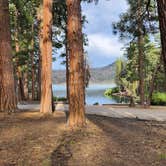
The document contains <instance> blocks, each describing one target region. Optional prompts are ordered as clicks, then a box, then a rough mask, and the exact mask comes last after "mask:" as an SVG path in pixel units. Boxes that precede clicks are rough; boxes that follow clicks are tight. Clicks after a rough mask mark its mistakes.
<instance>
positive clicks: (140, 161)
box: [0, 111, 166, 166]
mask: <svg viewBox="0 0 166 166" xmlns="http://www.w3.org/2000/svg"><path fill="white" fill-rule="evenodd" d="M67 165H68V166H165V165H166V123H165V122H153V121H148V122H147V121H138V120H131V119H115V118H106V117H100V116H94V115H91V116H88V117H87V127H85V128H83V129H77V130H74V131H71V130H70V129H68V128H67V127H66V117H65V114H64V113H62V112H57V113H55V114H54V116H52V117H43V116H42V115H41V114H40V113H38V112H35V111H34V112H33V111H31V112H28V111H27V112H24V113H15V114H11V115H8V114H3V113H0V166H67Z"/></svg>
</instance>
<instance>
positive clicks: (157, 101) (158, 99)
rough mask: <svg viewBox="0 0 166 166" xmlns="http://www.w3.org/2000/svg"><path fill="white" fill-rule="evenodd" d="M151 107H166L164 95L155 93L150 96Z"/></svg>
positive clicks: (165, 95)
mask: <svg viewBox="0 0 166 166" xmlns="http://www.w3.org/2000/svg"><path fill="white" fill-rule="evenodd" d="M151 104H152V105H166V93H161V92H156V93H153V95H152V102H151Z"/></svg>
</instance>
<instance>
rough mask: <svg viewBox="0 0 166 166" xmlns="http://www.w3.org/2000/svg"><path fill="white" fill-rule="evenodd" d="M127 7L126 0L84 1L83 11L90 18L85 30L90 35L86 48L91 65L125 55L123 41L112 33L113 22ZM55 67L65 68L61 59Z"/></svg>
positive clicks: (104, 62) (97, 65) (105, 62)
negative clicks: (88, 2) (96, 2)
mask: <svg viewBox="0 0 166 166" xmlns="http://www.w3.org/2000/svg"><path fill="white" fill-rule="evenodd" d="M126 9H127V3H126V1H125V0H109V1H108V0H99V2H98V4H97V5H95V4H94V3H90V4H87V3H82V12H83V14H84V15H86V17H87V20H88V24H86V25H85V28H84V29H83V31H84V32H85V33H86V34H87V35H88V40H89V45H88V46H87V47H86V48H85V50H86V51H87V52H88V62H89V64H90V66H91V67H101V66H105V65H108V64H111V63H113V62H114V61H115V60H116V59H117V58H118V57H120V56H122V55H123V51H122V47H123V43H121V42H120V41H119V39H118V36H114V35H113V34H112V22H114V21H118V20H119V15H120V14H121V13H122V12H125V11H126ZM53 68H54V69H63V68H64V66H62V65H60V59H58V60H57V62H54V64H53Z"/></svg>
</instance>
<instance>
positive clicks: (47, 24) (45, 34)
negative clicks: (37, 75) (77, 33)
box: [40, 0, 53, 114]
mask: <svg viewBox="0 0 166 166" xmlns="http://www.w3.org/2000/svg"><path fill="white" fill-rule="evenodd" d="M52 2H53V1H52V0H44V1H43V28H42V39H41V40H42V49H41V55H42V70H41V108H40V112H42V113H45V114H50V113H52Z"/></svg>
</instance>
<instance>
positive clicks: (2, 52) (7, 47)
mask: <svg viewBox="0 0 166 166" xmlns="http://www.w3.org/2000/svg"><path fill="white" fill-rule="evenodd" d="M0 26H1V28H0V111H6V112H7V111H15V110H16V108H17V103H16V94H15V83H14V75H13V65H12V48H11V33H10V17H9V4H8V1H6V0H0Z"/></svg>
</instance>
